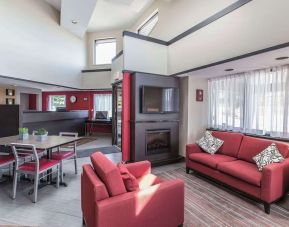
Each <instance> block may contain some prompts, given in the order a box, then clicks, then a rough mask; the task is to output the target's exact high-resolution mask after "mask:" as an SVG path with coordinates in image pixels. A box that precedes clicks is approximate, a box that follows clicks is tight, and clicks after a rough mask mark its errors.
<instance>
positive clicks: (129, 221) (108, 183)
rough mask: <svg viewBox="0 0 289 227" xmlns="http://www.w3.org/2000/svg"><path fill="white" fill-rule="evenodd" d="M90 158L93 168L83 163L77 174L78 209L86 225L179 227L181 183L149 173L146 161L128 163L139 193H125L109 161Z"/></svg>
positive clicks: (182, 212) (182, 213) (181, 199)
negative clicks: (137, 184) (79, 207)
mask: <svg viewBox="0 0 289 227" xmlns="http://www.w3.org/2000/svg"><path fill="white" fill-rule="evenodd" d="M91 159H92V164H93V166H94V169H93V168H92V166H91V165H89V164H86V165H84V166H83V173H82V175H81V206H82V212H83V220H84V224H86V226H88V227H105V226H107V227H135V226H138V227H147V226H150V227H162V226H163V227H177V226H182V224H183V222H184V183H183V181H181V180H178V179H176V180H169V181H163V180H161V179H160V178H158V177H157V176H155V175H153V174H151V165H150V162H148V161H143V162H137V163H131V164H127V165H126V167H127V169H128V170H129V171H130V173H131V174H133V175H134V176H135V177H136V178H137V180H138V182H139V185H140V190H139V191H133V192H127V191H126V189H125V187H124V185H122V184H123V181H122V179H121V175H120V173H119V170H118V168H117V167H116V166H115V165H114V164H113V163H112V162H111V161H110V160H108V159H107V158H106V157H105V156H104V155H103V154H101V153H100V152H96V153H94V154H93V155H92V156H91ZM115 182H117V184H118V185H117V184H115ZM123 188H124V189H125V190H124V191H123ZM112 194H114V195H112Z"/></svg>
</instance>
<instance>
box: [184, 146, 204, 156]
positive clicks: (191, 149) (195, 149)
mask: <svg viewBox="0 0 289 227" xmlns="http://www.w3.org/2000/svg"><path fill="white" fill-rule="evenodd" d="M200 152H202V149H201V148H200V147H199V145H197V144H195V143H194V144H187V145H186V158H189V155H190V154H192V153H200Z"/></svg>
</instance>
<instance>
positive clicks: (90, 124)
mask: <svg viewBox="0 0 289 227" xmlns="http://www.w3.org/2000/svg"><path fill="white" fill-rule="evenodd" d="M94 125H112V120H110V119H95V120H86V121H85V135H86V136H88V135H91V133H92V129H93V126H94Z"/></svg>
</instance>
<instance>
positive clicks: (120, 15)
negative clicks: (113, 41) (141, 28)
mask: <svg viewBox="0 0 289 227" xmlns="http://www.w3.org/2000/svg"><path fill="white" fill-rule="evenodd" d="M153 2H154V0H97V3H96V6H95V9H94V12H93V14H92V17H91V20H90V23H89V25H88V29H87V31H88V32H98V31H107V30H115V29H125V28H127V27H129V26H130V25H131V24H132V23H133V21H135V20H136V19H137V18H138V17H140V16H141V15H142V13H143V11H144V10H145V9H147V8H148V7H149V6H150V5H151V4H152V3H153Z"/></svg>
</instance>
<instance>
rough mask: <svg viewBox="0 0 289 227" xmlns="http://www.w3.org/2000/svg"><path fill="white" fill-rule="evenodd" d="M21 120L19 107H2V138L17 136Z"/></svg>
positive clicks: (0, 118) (0, 112) (0, 115)
mask: <svg viewBox="0 0 289 227" xmlns="http://www.w3.org/2000/svg"><path fill="white" fill-rule="evenodd" d="M20 118H21V116H20V114H19V105H0V126H1V129H0V137H6V136H14V135H17V134H18V128H19V127H20V125H21V124H20V122H21V119H20Z"/></svg>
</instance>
